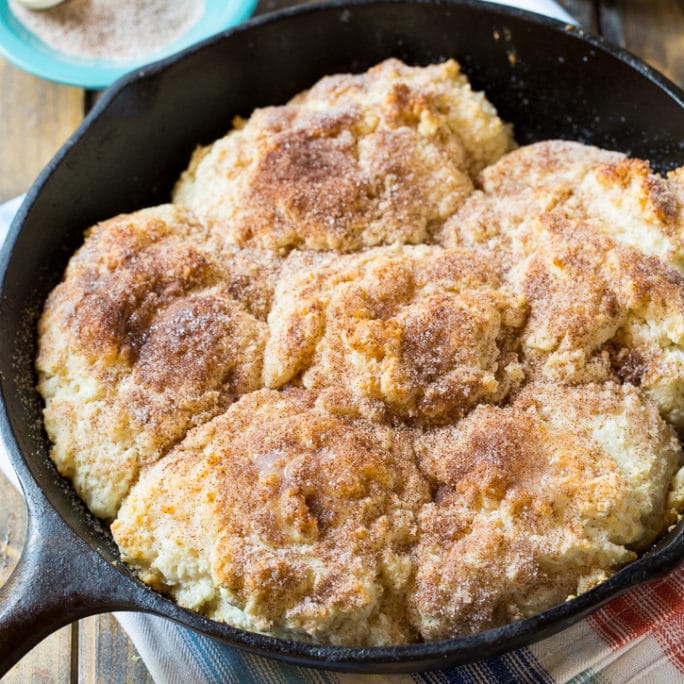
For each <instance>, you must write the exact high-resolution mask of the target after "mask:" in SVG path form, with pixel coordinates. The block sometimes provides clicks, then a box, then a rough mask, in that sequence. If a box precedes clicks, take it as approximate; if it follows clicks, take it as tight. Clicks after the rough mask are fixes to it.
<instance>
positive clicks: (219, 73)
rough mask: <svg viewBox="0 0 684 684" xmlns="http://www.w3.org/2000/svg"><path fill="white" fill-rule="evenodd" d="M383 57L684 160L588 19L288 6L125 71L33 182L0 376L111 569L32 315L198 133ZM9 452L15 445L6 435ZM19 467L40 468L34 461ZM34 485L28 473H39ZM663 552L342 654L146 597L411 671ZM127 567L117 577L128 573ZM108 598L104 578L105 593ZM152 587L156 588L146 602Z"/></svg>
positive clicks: (14, 254)
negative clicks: (58, 445)
mask: <svg viewBox="0 0 684 684" xmlns="http://www.w3.org/2000/svg"><path fill="white" fill-rule="evenodd" d="M389 56H396V57H399V58H401V59H403V60H405V61H407V62H409V63H412V64H427V63H430V62H434V61H439V60H442V59H444V58H446V57H455V58H456V59H457V60H459V61H460V63H461V65H462V66H463V68H464V70H465V72H466V73H467V74H468V76H469V77H470V79H471V82H472V83H473V86H474V88H475V89H478V90H479V89H484V90H485V91H486V93H487V95H488V97H489V98H490V100H492V101H493V103H494V104H495V105H496V107H497V109H498V111H499V114H500V115H501V117H502V118H503V119H504V120H507V121H510V122H512V123H513V124H514V126H515V132H516V138H517V140H518V141H519V142H520V143H527V142H532V141H535V140H540V139H544V138H555V137H560V138H568V139H577V140H581V141H582V142H586V143H591V144H595V145H599V146H603V147H609V148H612V149H618V150H621V151H624V152H627V153H629V154H633V155H635V156H639V157H643V158H646V159H649V160H650V161H651V162H652V164H653V165H654V167H655V168H657V169H658V170H661V171H665V170H668V169H670V168H674V167H676V166H679V165H681V164H684V94H682V93H681V91H679V90H678V89H677V88H675V87H674V86H672V84H669V83H668V82H667V81H665V79H662V78H661V77H659V76H657V75H656V74H654V73H653V72H652V71H651V70H649V69H647V68H646V67H644V66H643V65H642V64H640V63H639V62H637V60H633V59H632V58H630V57H629V56H627V55H626V54H625V53H620V52H619V51H615V50H612V49H611V48H609V47H607V46H605V45H604V44H603V43H601V42H600V41H598V40H596V39H587V38H586V37H584V36H583V35H582V33H581V32H580V31H578V30H577V29H572V28H569V27H563V25H562V24H559V23H557V22H552V21H547V20H542V19H539V20H531V19H530V16H529V15H526V14H525V13H522V12H518V11H515V10H507V9H494V8H489V7H486V6H481V5H479V4H477V3H475V2H460V3H453V2H439V1H435V0H426V1H419V2H408V3H407V2H396V1H386V0H385V1H381V2H370V3H365V2H354V3H351V4H349V3H345V4H339V3H338V4H333V5H327V6H320V7H308V8H298V9H295V10H285V11H284V12H281V13H279V14H278V15H276V16H273V17H266V18H262V19H259V20H255V21H253V22H250V23H249V24H248V25H247V27H246V28H242V29H238V30H235V31H231V32H228V33H227V34H225V36H224V37H222V38H218V39H214V40H210V41H207V42H206V43H204V44H202V45H201V46H199V47H198V48H195V49H192V50H190V51H187V52H186V53H184V55H182V56H180V57H179V58H172V59H170V60H167V61H165V62H161V63H159V64H157V65H153V66H151V67H148V68H145V69H142V70H140V71H139V72H137V73H134V74H132V75H131V76H130V77H125V78H124V79H122V81H120V82H119V83H118V84H116V85H115V86H114V87H113V88H112V89H111V90H110V91H109V92H108V93H107V94H106V95H104V97H103V98H102V99H101V101H100V102H99V104H98V105H97V106H96V108H95V110H94V111H93V112H92V113H91V115H90V116H89V117H88V119H87V120H86V122H85V123H84V124H83V126H81V128H79V130H78V131H77V132H76V133H75V135H74V136H73V137H72V139H70V141H69V142H68V143H67V144H66V145H65V147H64V148H63V149H62V150H61V151H60V153H59V154H58V155H57V157H56V158H55V159H54V160H53V161H52V162H51V163H50V164H49V166H48V167H47V168H46V169H45V171H44V172H43V174H42V175H41V177H40V178H39V179H38V181H37V183H36V184H35V185H34V187H33V188H32V189H31V191H30V193H29V196H28V199H27V201H26V203H25V204H24V206H23V207H22V209H21V210H20V213H19V215H18V217H17V219H16V221H15V223H14V225H13V228H12V231H11V234H10V238H9V240H8V245H7V247H6V249H5V250H4V251H3V253H2V256H1V257H0V277H4V282H3V283H2V298H1V301H0V307H1V310H0V315H1V318H2V335H0V387H1V390H2V396H3V399H4V402H5V406H6V414H7V419H8V423H7V424H8V426H9V431H11V433H12V435H13V438H14V439H15V440H16V447H17V448H12V449H11V451H12V452H13V453H12V454H11V455H13V458H14V459H15V460H16V461H20V457H19V456H18V454H19V453H21V455H22V456H23V460H22V461H21V462H19V471H20V475H21V476H22V481H23V485H24V487H25V489H26V492H27V495H28V496H29V498H30V497H31V495H32V492H33V493H35V492H38V491H40V492H41V496H42V494H44V495H45V496H46V497H47V499H48V501H49V502H50V504H51V506H52V507H53V508H54V509H56V511H57V512H58V513H59V515H60V516H61V518H62V519H63V520H64V521H65V522H66V523H67V525H68V526H69V527H71V528H72V530H74V531H75V532H76V534H77V535H78V536H80V537H81V538H82V539H83V540H85V542H86V543H87V544H88V545H90V546H91V547H92V548H94V549H97V551H98V552H99V553H100V554H101V555H102V556H103V557H104V559H105V560H107V561H109V562H112V563H116V561H117V559H118V555H117V552H116V549H115V546H114V544H113V542H112V539H111V536H110V535H109V533H108V532H107V531H105V530H103V529H102V527H101V526H100V525H99V524H98V523H97V521H96V520H95V519H94V518H93V517H92V516H91V515H90V514H89V513H88V512H87V511H86V510H85V509H84V507H83V505H82V504H81V503H80V501H78V499H77V498H76V497H75V495H74V493H73V491H72V490H71V488H70V487H69V486H68V485H67V484H65V483H64V482H63V481H62V480H61V478H59V477H58V476H57V475H56V473H55V470H54V467H53V466H52V464H51V462H50V461H49V458H48V443H47V439H46V437H45V434H44V432H43V430H42V428H41V413H40V411H41V403H40V399H39V397H38V396H37V393H36V392H35V389H34V386H35V376H34V370H33V358H34V354H35V334H34V328H35V321H36V317H37V315H38V313H39V310H40V308H41V306H42V302H43V300H44V299H45V297H46V295H47V293H48V292H49V290H50V289H51V288H52V287H53V286H54V285H55V284H56V283H57V282H58V280H59V278H60V276H61V273H62V272H63V269H64V266H65V264H66V261H67V259H68V257H69V255H70V254H71V253H72V252H73V250H74V249H75V248H76V247H77V246H78V245H79V244H80V242H81V239H82V232H83V230H84V229H85V228H86V227H87V226H89V225H91V224H92V223H94V222H95V221H97V220H99V219H104V218H107V217H109V216H112V215H114V214H117V213H119V212H123V211H131V210H135V209H138V208H141V207H143V206H149V205H152V204H156V203H160V202H163V201H166V200H167V199H168V197H169V193H170V188H171V185H172V183H173V181H174V179H175V178H176V177H177V176H178V174H179V173H180V171H181V170H182V169H183V168H184V167H185V165H186V163H187V160H188V158H189V154H190V152H191V150H192V148H193V147H194V145H195V144H197V143H207V142H210V141H211V140H213V139H215V138H217V137H219V136H220V135H222V134H224V133H225V131H226V130H227V129H228V128H229V125H230V120H231V118H232V116H233V115H235V114H242V115H247V114H249V113H250V112H251V110H252V109H254V108H255V107H257V106H262V105H266V104H278V103H282V102H284V101H286V100H287V99H288V98H289V97H290V96H291V95H293V94H294V93H296V92H298V91H300V90H302V89H303V88H305V87H307V86H309V85H310V84H312V83H313V82H314V81H316V80H317V79H318V78H319V77H321V76H322V75H324V74H328V73H335V72H340V71H362V70H365V69H366V68H368V67H369V66H371V65H372V64H374V63H376V62H378V61H380V60H381V59H384V58H386V57H389ZM10 446H12V445H10ZM24 461H25V463H26V465H27V467H28V470H30V473H31V475H32V477H31V476H30V475H29V473H28V471H27V470H26V469H25V467H24ZM34 479H35V482H34V481H33V480H34ZM661 546H664V547H665V548H664V550H661V551H660V552H659V555H651V556H650V557H646V558H643V559H641V560H640V561H638V562H637V563H636V564H633V565H631V566H629V567H628V568H626V569H625V570H623V571H622V572H620V573H618V574H617V575H616V576H614V577H613V578H611V580H609V581H608V582H606V583H604V584H602V585H600V586H599V587H597V588H596V589H595V590H592V591H591V592H589V593H588V594H585V595H583V596H581V597H579V598H578V599H576V600H575V601H573V602H570V603H567V604H565V605H563V606H560V607H558V608H554V609H552V610H550V611H547V612H546V613H543V614H542V615H541V616H536V617H534V618H530V619H528V620H525V621H523V622H521V623H516V624H514V625H509V626H506V627H503V628H500V629H497V630H492V631H490V632H487V633H484V634H481V635H475V636H473V637H468V638H466V639H459V640H453V641H447V642H441V643H436V644H422V645H417V646H411V647H395V648H383V649H342V648H332V647H315V646H307V645H303V644H292V643H290V642H283V641H279V640H275V639H269V638H266V637H260V636H258V635H249V634H247V633H244V632H241V631H240V630H234V629H232V628H229V627H227V626H225V625H218V624H216V623H212V622H210V621H208V620H204V619H202V618H200V617H199V616H196V615H194V614H191V613H189V612H187V611H183V610H181V609H178V608H177V607H176V606H175V605H174V604H172V603H171V602H170V601H168V600H167V599H163V598H161V597H158V596H157V595H156V594H154V593H153V592H152V591H151V590H149V589H147V588H145V589H144V592H145V593H146V594H147V595H148V599H146V600H145V602H144V603H142V604H139V605H138V607H139V608H140V609H143V610H153V611H154V612H161V613H163V614H166V615H167V616H170V617H173V618H174V619H177V620H182V621H183V622H184V623H185V624H188V625H189V626H191V627H194V628H196V629H200V630H202V631H204V632H206V633H209V634H211V635H213V636H216V637H219V638H221V639H224V640H227V641H229V642H231V643H237V644H238V645H243V646H246V647H248V648H250V649H252V650H255V651H258V652H266V653H267V654H270V655H276V656H278V657H284V658H286V659H289V660H293V661H298V662H306V663H308V664H314V665H316V664H317V665H319V666H332V667H338V668H342V669H357V670H365V671H401V670H403V671H409V670H418V669H422V668H425V667H435V666H438V665H445V664H448V663H455V662H465V661H469V660H475V659H477V658H481V657H484V656H487V655H492V654H494V653H497V652H500V651H503V650H506V649H508V648H512V647H515V646H518V645H521V644H524V643H527V642H529V641H532V640H534V639H536V638H541V637H542V636H544V635H546V634H550V633H552V632H554V631H558V630H559V629H561V628H562V627H563V626H565V625H567V624H570V623H571V622H574V621H576V620H577V619H579V618H580V617H582V616H583V615H585V614H586V613H587V612H589V611H590V610H591V609H593V608H595V607H596V606H597V605H598V604H599V603H600V602H602V601H605V600H607V599H608V598H610V597H611V596H612V595H614V594H615V593H617V592H619V591H621V590H624V589H626V588H627V587H629V586H631V585H632V584H634V583H636V582H639V581H643V580H644V579H648V578H650V577H652V576H656V575H657V574H658V573H662V572H663V571H664V570H666V569H667V568H669V567H672V566H673V565H674V564H676V562H678V561H679V560H681V559H682V558H684V528H682V524H681V523H680V525H679V529H676V530H674V531H673V532H672V533H671V534H670V535H669V537H668V539H667V540H666V541H665V542H663V543H662V544H661ZM129 575H130V574H129V573H128V572H127V571H126V570H123V571H122V573H121V581H123V582H129V581H130V580H129ZM102 592H103V594H104V593H105V592H107V587H106V586H103V587H102ZM149 595H153V596H149Z"/></svg>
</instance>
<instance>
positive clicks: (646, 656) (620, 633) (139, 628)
mask: <svg viewBox="0 0 684 684" xmlns="http://www.w3.org/2000/svg"><path fill="white" fill-rule="evenodd" d="M501 4H508V5H514V6H518V7H523V8H524V9H528V10H532V11H537V12H540V13H544V14H548V15H550V16H555V17H556V18H559V19H561V20H563V21H572V19H571V17H569V16H568V15H567V13H565V12H564V11H563V10H562V9H561V8H560V7H558V6H557V5H556V4H555V3H554V2H551V1H550V0H549V1H547V0H518V1H515V0H506V1H505V2H501ZM20 202H21V198H17V199H16V200H12V201H11V202H8V203H6V204H5V205H0V243H1V242H2V240H3V239H4V236H5V234H6V230H7V226H8V225H9V222H10V220H11V217H12V216H13V215H14V212H15V211H16V210H17V208H18V206H19V204H20ZM0 469H2V470H3V471H4V472H5V473H6V474H7V475H8V476H9V477H10V478H11V479H12V480H13V481H14V482H15V483H16V478H15V476H14V473H13V472H12V468H11V465H10V464H9V462H8V460H7V457H6V455H5V454H4V452H3V451H2V449H1V448H0ZM17 486H18V485H17ZM116 617H117V619H118V620H119V622H120V623H121V624H122V626H123V627H124V629H125V630H126V631H127V632H128V634H129V635H130V637H131V639H132V640H133V642H134V643H135V645H136V648H137V649H138V651H139V653H140V655H141V657H142V659H143V660H144V662H145V664H146V666H147V668H148V670H149V671H150V673H151V675H152V677H153V679H154V680H155V682H157V683H158V684H186V683H187V682H192V683H193V684H204V683H205V682H206V683H207V684H209V683H217V684H218V683H220V682H234V683H235V684H252V683H254V684H257V683H261V682H269V683H270V682H273V684H276V683H282V684H286V683H290V682H296V683H300V682H301V683H302V684H304V683H307V684H314V683H318V682H320V683H321V684H336V683H339V684H389V683H390V682H392V683H396V684H408V683H409V682H414V683H416V684H422V683H425V684H428V683H430V684H442V683H444V684H447V683H449V684H451V683H460V682H464V683H466V682H467V683H488V682H496V683H499V682H500V683H503V682H509V683H513V682H571V683H573V684H575V683H576V684H580V683H582V684H584V683H585V682H599V683H601V684H610V683H613V682H615V683H623V682H653V683H660V682H662V683H670V682H684V566H680V567H679V568H678V569H677V570H675V571H674V572H672V573H670V574H669V575H668V576H666V577H664V578H663V579H660V580H657V581H655V582H652V583H650V584H647V585H643V586H640V587H637V588H635V589H633V590H631V591H629V592H628V593H626V594H624V595H623V596H621V597H619V598H617V599H615V600H613V601H611V602H610V603H609V604H607V605H606V606H605V607H604V608H602V609H601V610H599V611H597V612H596V613H594V614H593V615H592V616H591V617H590V618H588V619H586V620H583V621H582V622H580V623H578V624H576V625H574V626H573V627H570V628H569V629H566V630H564V631H563V632H561V633H559V634H557V635H556V636H553V637H550V638H548V639H545V640H543V641H540V642H538V643H536V644H534V645H532V646H530V647H527V648H522V649H519V650H517V651H514V652H511V653H508V654H506V655H503V656H500V657H497V658H491V659H489V660H485V661H481V662H479V663H475V664H472V665H464V666H459V667H453V668H449V669H446V670H441V671H436V672H426V673H420V674H413V675H392V676H382V675H351V674H337V673H332V672H325V671H317V670H310V669H307V668H302V667H296V666H291V665H285V664H281V663H277V662H275V661H271V660H268V659H265V658H260V657H257V656H252V655H249V654H245V653H242V652H240V651H237V650H235V649H233V648H230V647H228V646H225V645H223V644H220V643H218V642H215V641H214V640H212V639H209V638H207V637H204V636H201V635H198V634H195V633H193V632H191V631H189V630H187V629H185V628H182V627H179V626H177V625H175V624H174V623H172V622H169V621H167V620H164V619H162V618H158V617H153V616H148V615H140V614H136V613H118V614H117V615H116Z"/></svg>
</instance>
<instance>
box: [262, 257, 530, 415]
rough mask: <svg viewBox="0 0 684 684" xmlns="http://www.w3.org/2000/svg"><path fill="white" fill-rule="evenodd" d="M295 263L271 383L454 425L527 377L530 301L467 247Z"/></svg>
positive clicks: (283, 291)
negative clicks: (524, 348)
mask: <svg viewBox="0 0 684 684" xmlns="http://www.w3.org/2000/svg"><path fill="white" fill-rule="evenodd" d="M288 274H289V270H288V269H287V268H286V269H285V271H284V274H283V278H282V279H281V281H280V283H279V285H278V288H277V290H276V295H275V300H274V305H273V309H272V310H271V314H270V316H269V319H268V320H269V339H268V342H267V344H266V352H265V359H264V382H265V384H266V386H268V387H274V388H277V387H282V386H283V385H284V384H285V383H288V382H293V381H296V382H301V383H302V384H303V385H304V386H305V387H308V388H311V389H317V390H321V394H320V399H319V401H320V402H321V404H322V405H323V406H325V407H326V408H327V410H329V411H332V412H334V413H339V414H348V415H364V416H366V417H369V418H372V417H376V418H377V417H386V416H396V417H399V418H402V419H416V420H418V421H419V422H427V423H440V422H441V423H443V422H446V421H450V420H456V419H458V418H460V417H462V416H463V415H464V414H465V413H466V412H467V411H468V410H470V409H472V408H473V407H474V406H476V405H477V404H478V403H480V402H495V401H500V400H502V399H503V398H504V397H505V396H506V394H507V393H508V392H509V391H510V389H511V388H512V387H515V386H516V385H517V384H518V383H519V382H520V381H521V380H522V371H521V368H520V365H519V363H518V359H517V356H516V353H515V334H516V330H517V329H518V328H520V326H521V325H522V324H523V322H524V317H525V310H524V307H523V306H522V303H521V301H520V300H519V299H517V298H516V297H514V296H512V295H511V294H510V292H506V291H505V290H504V289H502V288H500V282H499V280H498V278H497V276H496V274H495V273H494V271H493V270H492V269H491V268H490V266H489V265H488V263H487V261H486V260H484V259H483V258H481V257H480V256H478V255H477V254H476V253H474V252H468V251H466V250H443V249H441V248H440V247H427V246H422V247H409V246H403V247H382V248H376V249H372V250H368V251H367V252H364V253H363V254H360V255H353V256H347V257H342V258H340V257H337V258H329V257H327V258H325V259H323V258H322V259H320V260H319V264H314V265H313V266H312V267H310V268H301V267H299V268H297V269H295V271H294V274H293V275H292V276H291V277H288Z"/></svg>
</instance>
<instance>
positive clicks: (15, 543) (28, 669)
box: [0, 473, 77, 684]
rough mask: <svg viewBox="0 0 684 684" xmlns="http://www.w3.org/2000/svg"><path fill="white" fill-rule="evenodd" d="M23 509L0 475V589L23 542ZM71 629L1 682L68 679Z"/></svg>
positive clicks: (44, 683)
mask: <svg viewBox="0 0 684 684" xmlns="http://www.w3.org/2000/svg"><path fill="white" fill-rule="evenodd" d="M26 520H27V518H26V507H25V506H24V502H23V500H22V498H21V495H20V494H19V492H17V490H16V489H15V488H14V487H13V486H12V485H11V484H10V482H9V481H8V480H7V478H5V476H4V475H3V474H2V473H0V585H2V584H4V583H5V581H6V580H7V578H8V577H9V575H10V573H11V572H12V570H14V568H15V566H16V564H17V561H18V560H19V555H20V553H21V549H22V548H23V546H24V539H25V538H26ZM76 629H77V628H76V626H75V625H70V626H68V627H64V628H63V629H60V630H59V631H58V632H55V633H54V634H52V635H50V636H49V637H48V638H47V639H45V640H44V641H43V642H42V643H40V644H39V645H38V646H37V647H36V648H34V649H33V651H31V653H30V654H29V656H27V657H25V658H23V659H22V660H21V662H20V663H18V664H17V665H15V666H14V667H13V668H12V669H11V670H10V671H9V672H8V673H7V674H6V675H5V677H3V678H2V681H3V683H6V684H25V683H26V682H35V683H36V684H52V683H53V682H54V683H55V684H62V683H63V682H69V681H70V680H71V678H72V672H71V670H72V659H71V651H72V644H73V635H74V633H75V631H76Z"/></svg>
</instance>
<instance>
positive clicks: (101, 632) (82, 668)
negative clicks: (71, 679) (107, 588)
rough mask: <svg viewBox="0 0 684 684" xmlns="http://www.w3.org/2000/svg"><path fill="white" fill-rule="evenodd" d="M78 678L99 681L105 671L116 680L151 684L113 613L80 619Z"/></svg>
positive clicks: (151, 681) (79, 679)
mask: <svg viewBox="0 0 684 684" xmlns="http://www.w3.org/2000/svg"><path fill="white" fill-rule="evenodd" d="M78 638H79V645H78V675H77V676H78V681H79V682H100V681H103V676H104V673H107V672H111V673H113V674H115V675H116V679H115V680H112V681H116V682H117V683H119V682H121V683H123V682H125V683H126V684H154V683H153V680H152V677H150V675H149V673H148V671H147V668H146V667H145V663H144V662H143V661H142V659H141V658H140V656H139V655H138V652H137V651H136V649H135V646H133V642H132V641H131V640H130V639H129V638H128V637H127V636H126V634H125V632H124V631H123V630H122V629H121V626H120V625H119V623H118V622H117V621H116V618H114V616H113V615H110V614H106V615H95V616H93V617H89V618H86V619H85V620H81V621H80V622H79V633H78Z"/></svg>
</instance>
